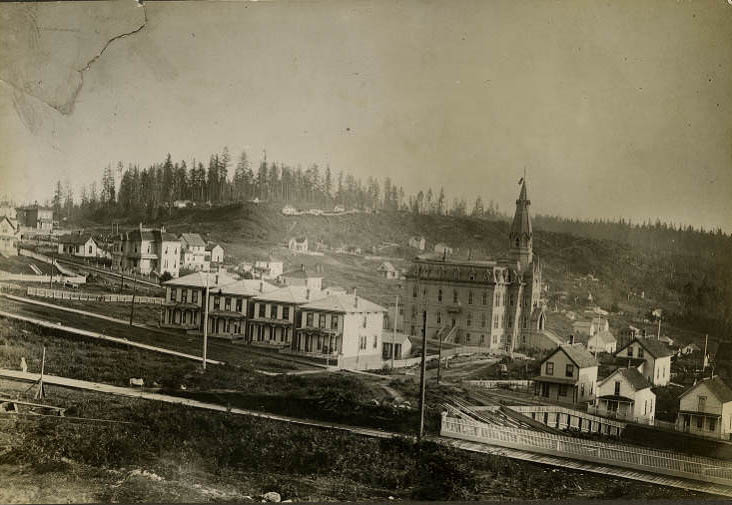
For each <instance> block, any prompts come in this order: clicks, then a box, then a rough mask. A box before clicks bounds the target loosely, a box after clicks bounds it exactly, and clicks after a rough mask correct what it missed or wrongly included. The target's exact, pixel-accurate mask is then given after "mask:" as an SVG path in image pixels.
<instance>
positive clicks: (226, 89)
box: [0, 0, 732, 231]
mask: <svg viewBox="0 0 732 505" xmlns="http://www.w3.org/2000/svg"><path fill="white" fill-rule="evenodd" d="M123 1H124V2H125V3H124V5H125V7H129V5H130V4H129V3H127V2H126V0H123ZM117 5H119V4H117ZM27 9H33V11H32V12H33V15H29V14H28V11H27ZM21 10H26V11H24V13H23V15H22V16H21V15H20V14H19V12H20V11H21ZM102 10H103V4H102V3H101V2H82V3H81V5H79V4H76V5H68V3H67V4H66V5H59V4H52V3H44V4H40V5H36V6H32V7H29V6H27V5H26V4H12V5H8V4H2V5H0V14H2V15H3V17H2V19H4V20H5V21H6V23H8V20H9V19H12V20H13V21H14V23H13V25H17V24H18V19H21V20H22V19H25V18H32V19H31V20H30V21H29V22H31V23H35V24H36V26H39V25H41V24H45V25H48V24H49V23H52V24H53V25H54V28H53V29H50V28H49V29H47V30H35V32H34V33H35V35H34V37H35V39H34V40H35V41H34V40H33V37H30V38H29V40H30V42H28V44H36V46H34V47H39V48H41V49H42V50H43V52H44V55H43V58H45V59H46V60H45V61H48V62H58V61H64V60H63V58H70V59H71V60H73V59H74V58H77V59H79V60H80V61H86V60H88V54H91V55H93V54H95V52H98V51H99V50H100V49H101V47H102V46H103V41H102V40H101V39H99V37H98V35H99V34H98V33H97V34H96V36H97V38H95V31H94V30H96V28H97V26H95V24H94V23H92V22H88V23H85V22H83V20H85V19H87V18H89V19H92V18H93V16H94V15H95V14H96V13H98V12H101V11H102ZM140 10H141V9H134V12H133V8H131V9H127V10H126V11H125V12H126V13H127V14H126V16H127V18H126V19H127V21H128V24H127V25H124V24H120V23H122V21H120V19H122V20H124V19H125V18H122V17H120V16H117V15H109V16H108V17H109V19H107V20H106V21H107V22H113V23H116V24H118V25H119V26H118V27H116V28H117V29H118V31H117V32H113V33H121V32H123V31H125V29H129V27H132V28H134V27H135V26H136V23H137V22H138V20H139V19H140V18H141V14H140ZM95 11H96V12H95ZM108 12H112V13H114V12H115V11H114V9H112V10H109V11H108ZM146 13H147V18H148V22H147V25H146V26H145V27H144V28H143V29H142V30H140V31H139V32H138V33H136V34H134V35H130V36H128V37H124V38H120V39H118V40H116V41H114V42H112V43H111V44H110V45H109V46H108V47H107V49H106V50H105V52H104V54H103V55H102V56H101V57H100V58H99V59H98V60H96V61H95V62H94V63H93V64H92V65H90V67H89V69H88V70H87V71H85V72H84V84H83V87H82V88H81V91H80V92H79V94H78V97H77V100H76V104H75V106H74V107H73V110H64V112H66V113H65V114H62V113H60V112H58V111H57V110H55V109H52V108H51V107H48V106H46V105H45V104H43V103H42V102H40V101H38V100H35V99H32V100H31V99H27V98H26V99H24V98H23V97H22V96H20V95H22V94H23V92H22V91H19V89H18V87H17V86H16V87H15V88H13V87H12V86H10V85H9V84H6V83H5V84H4V83H0V136H1V137H0V138H2V140H3V144H4V147H3V149H2V151H3V155H2V156H0V195H2V194H3V193H6V194H11V195H13V196H15V197H16V198H17V199H36V198H37V199H43V198H46V197H48V196H49V195H50V193H51V191H52V189H53V188H52V186H53V182H54V181H55V180H56V179H59V178H60V179H63V178H64V177H69V178H70V179H71V180H72V182H73V183H74V184H76V185H80V184H82V183H88V182H90V181H91V180H92V178H98V177H99V176H100V175H101V169H102V167H103V166H104V165H106V164H107V163H110V162H112V163H113V164H114V163H116V162H117V161H118V160H122V161H123V162H124V163H125V164H127V163H128V162H133V163H139V164H140V165H142V166H146V165H148V164H149V163H152V162H155V161H161V160H162V159H163V158H164V156H165V155H166V153H168V152H170V153H171V154H172V155H173V158H174V159H176V160H179V159H185V160H187V161H189V160H190V159H191V158H193V157H197V158H199V159H200V158H202V159H204V160H207V159H208V155H209V154H210V153H212V152H214V151H220V150H221V149H222V148H223V147H224V146H228V147H229V149H230V150H231V151H232V154H233V155H234V157H236V156H238V154H239V152H240V151H241V149H243V148H246V150H247V151H248V153H249V155H250V157H251V158H253V160H254V161H255V162H258V161H259V159H261V156H262V150H263V149H266V150H267V153H268V158H269V159H271V160H277V161H283V162H286V163H288V164H293V165H296V164H298V163H301V164H303V165H304V166H305V165H307V164H309V163H318V164H321V165H325V164H327V163H329V164H330V165H331V168H332V169H333V170H335V171H338V170H344V171H348V172H351V173H353V174H354V175H357V176H361V177H363V178H366V177H367V176H369V175H371V176H376V177H379V178H383V177H385V176H390V177H392V179H393V180H395V182H396V183H397V184H401V185H403V186H404V188H405V190H406V191H407V192H408V193H409V192H412V191H415V190H417V189H419V188H426V187H427V186H432V187H433V188H434V189H435V190H437V189H439V187H440V186H444V187H445V190H446V192H447V193H448V195H449V196H450V197H452V196H455V195H462V196H465V197H468V198H470V199H471V200H472V199H473V198H475V196H476V195H478V194H480V195H481V196H482V197H483V198H484V199H485V200H490V199H493V200H495V201H497V202H498V203H499V204H500V206H501V208H503V209H507V208H513V200H515V198H516V196H517V193H518V186H517V185H516V183H517V181H518V179H519V177H521V175H522V172H523V169H524V167H526V169H527V174H528V179H529V192H530V194H529V197H530V198H531V200H532V211H533V212H538V213H550V214H561V215H564V216H568V217H619V216H623V217H626V218H632V219H634V220H638V219H644V218H648V217H650V218H652V219H655V218H656V217H660V218H661V219H663V220H671V221H674V222H684V223H691V224H694V225H704V226H705V227H711V226H714V227H716V226H721V227H722V228H723V229H725V230H726V231H732V5H730V4H729V3H728V2H727V0H715V1H689V0H679V1H673V0H663V1H660V0H658V1H657V0H645V1H643V2H638V1H636V0H621V1H617V0H616V1H613V2H599V1H593V2H587V1H584V0H582V1H579V0H578V1H550V0H540V1H521V0H506V1H491V0H479V1H472V0H450V1H448V0H445V1H439V2H438V1H366V0H363V1H348V0H339V1H334V2H329V1H328V2H326V1H313V2H299V3H285V2H256V3H254V2H250V3H243V2H183V3H177V2H154V3H150V2H148V3H146ZM24 16H25V17H24ZM89 16H92V17H91V18H90V17H89ZM80 20H81V21H80ZM97 21H98V20H97ZM97 21H95V22H97ZM65 26H73V27H74V28H73V30H75V31H68V30H67V31H64V27H65ZM125 26H127V28H125ZM46 28H48V26H46ZM84 30H86V31H87V32H90V34H88V35H84V33H83V32H84ZM97 31H98V30H97ZM23 36H25V35H23ZM14 37H15V38H14V39H12V40H11V41H10V42H9V44H11V45H12V44H18V43H25V42H24V40H25V39H22V37H20V36H14ZM6 40H7V39H6ZM19 40H20V42H19ZM79 41H81V42H79ZM12 47H17V46H12ZM79 47H80V48H81V49H79ZM57 51H59V52H63V54H56V52H57ZM85 51H86V52H85ZM11 56H12V55H11ZM8 57H9V56H8V54H7V53H6V54H3V55H0V59H2V60H3V61H6V59H7V58H8ZM37 66H38V65H37ZM40 67H42V66H39V68H40ZM43 68H45V67H43ZM49 68H50V67H49ZM44 71H45V70H34V72H44ZM51 72H53V75H54V76H55V77H56V78H57V81H56V84H55V86H56V87H57V88H58V90H56V88H54V90H55V91H57V92H58V93H63V92H64V91H67V90H65V89H62V88H63V87H64V85H67V87H73V86H72V84H73V83H74V82H76V81H75V79H77V78H78V75H77V74H76V72H75V71H72V72H71V73H69V71H68V68H67V69H66V73H64V71H63V66H62V65H59V64H58V63H57V64H56V67H53V68H51V69H50V70H48V71H47V73H46V74H45V77H44V76H43V75H41V77H39V78H38V81H39V82H40V81H43V83H41V84H38V86H41V85H42V84H45V83H46V82H50V81H47V80H44V79H50V76H51ZM21 74H22V73H21ZM67 74H68V78H67V77H65V76H67ZM19 75H20V74H19ZM22 75H25V76H26V81H30V80H33V79H35V77H33V79H31V78H30V77H28V74H22ZM33 75H34V76H35V74H33ZM59 76H60V78H59ZM12 77H13V76H10V77H8V74H5V76H4V77H3V81H4V82H10V79H11V78H12ZM16 77H17V76H16ZM59 83H60V84H59ZM64 83H66V84H64ZM69 83H71V84H69ZM27 89H28V88H26V91H27ZM471 204H472V202H471Z"/></svg>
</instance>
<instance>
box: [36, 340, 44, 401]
mask: <svg viewBox="0 0 732 505" xmlns="http://www.w3.org/2000/svg"><path fill="white" fill-rule="evenodd" d="M45 368H46V346H45V345H44V346H43V358H42V359H41V377H40V378H39V379H38V383H37V384H38V391H36V395H35V399H36V400H42V399H43V398H44V397H45V396H46V395H45V391H43V372H44V371H45Z"/></svg>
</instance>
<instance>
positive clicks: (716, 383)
mask: <svg viewBox="0 0 732 505" xmlns="http://www.w3.org/2000/svg"><path fill="white" fill-rule="evenodd" d="M702 384H704V385H706V386H707V388H708V389H709V391H711V393H712V394H713V395H714V396H715V397H716V398H717V400H719V401H720V402H721V403H727V402H732V389H730V387H729V386H728V385H727V384H725V383H724V381H722V379H720V378H719V375H717V376H714V377H711V378H709V379H704V380H700V381H699V382H697V383H696V384H694V385H693V386H691V387H690V388H689V389H687V390H686V391H684V392H683V393H682V394H681V396H680V397H679V398H683V397H684V396H686V395H687V394H689V393H691V392H692V391H693V390H694V389H696V388H698V387H699V386H701V385H702Z"/></svg>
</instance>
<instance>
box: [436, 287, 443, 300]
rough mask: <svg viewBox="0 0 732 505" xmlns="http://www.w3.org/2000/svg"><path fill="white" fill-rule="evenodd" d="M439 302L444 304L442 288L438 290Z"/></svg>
mask: <svg viewBox="0 0 732 505" xmlns="http://www.w3.org/2000/svg"><path fill="white" fill-rule="evenodd" d="M437 301H438V302H442V288H440V289H438V290H437Z"/></svg>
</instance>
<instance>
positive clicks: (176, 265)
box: [112, 225, 181, 277]
mask: <svg viewBox="0 0 732 505" xmlns="http://www.w3.org/2000/svg"><path fill="white" fill-rule="evenodd" d="M180 248H181V245H180V240H179V239H178V237H176V236H175V235H173V234H172V233H166V231H165V228H161V229H159V230H147V229H144V228H143V227H142V225H140V226H139V228H138V229H136V230H132V231H129V232H126V233H123V234H121V235H119V236H118V237H116V238H115V241H114V249H113V250H112V262H113V264H114V266H115V267H116V268H117V269H119V270H135V271H137V272H140V273H143V274H149V273H151V272H155V273H157V274H158V275H162V274H163V273H165V272H168V273H169V274H170V275H171V276H172V277H178V272H179V270H180Z"/></svg>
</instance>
